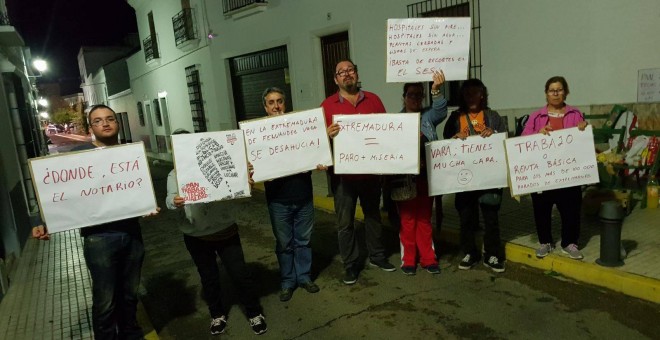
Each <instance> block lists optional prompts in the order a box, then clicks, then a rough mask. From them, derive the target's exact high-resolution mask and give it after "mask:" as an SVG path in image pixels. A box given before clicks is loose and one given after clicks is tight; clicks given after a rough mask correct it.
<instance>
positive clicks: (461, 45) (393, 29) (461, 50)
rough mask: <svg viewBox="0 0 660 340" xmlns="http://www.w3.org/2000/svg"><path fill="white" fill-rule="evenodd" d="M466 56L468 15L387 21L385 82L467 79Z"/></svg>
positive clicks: (468, 41) (468, 27)
mask: <svg viewBox="0 0 660 340" xmlns="http://www.w3.org/2000/svg"><path fill="white" fill-rule="evenodd" d="M469 56H470V18H422V19H419V18H418V19H388V20H387V77H386V80H387V82H388V83H396V82H415V81H430V80H431V76H432V74H433V71H434V70H440V69H442V71H443V72H444V73H445V78H446V79H447V80H462V79H467V76H468V62H469Z"/></svg>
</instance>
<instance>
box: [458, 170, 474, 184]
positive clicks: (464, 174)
mask: <svg viewBox="0 0 660 340" xmlns="http://www.w3.org/2000/svg"><path fill="white" fill-rule="evenodd" d="M472 176H473V175H472V171H470V170H468V169H463V170H461V171H459V172H458V184H461V185H467V184H468V183H470V182H472Z"/></svg>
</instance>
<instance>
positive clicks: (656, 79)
mask: <svg viewBox="0 0 660 340" xmlns="http://www.w3.org/2000/svg"><path fill="white" fill-rule="evenodd" d="M637 101H638V102H640V103H655V102H660V68H651V69H646V70H639V71H638V77H637Z"/></svg>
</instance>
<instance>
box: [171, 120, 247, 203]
mask: <svg viewBox="0 0 660 340" xmlns="http://www.w3.org/2000/svg"><path fill="white" fill-rule="evenodd" d="M172 149H173V151H174V165H175V168H176V180H177V184H178V185H179V195H180V196H181V197H184V198H185V199H186V204H192V203H203V202H211V201H223V200H230V199H235V198H241V197H249V196H250V184H249V183H248V168H247V161H246V159H245V142H244V140H243V131H241V130H229V131H216V132H204V133H194V134H180V135H173V136H172Z"/></svg>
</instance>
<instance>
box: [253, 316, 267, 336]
mask: <svg viewBox="0 0 660 340" xmlns="http://www.w3.org/2000/svg"><path fill="white" fill-rule="evenodd" d="M250 327H252V331H253V332H254V334H256V335H259V334H264V333H266V331H267V330H268V326H266V318H264V316H263V314H259V315H257V316H255V317H253V318H250Z"/></svg>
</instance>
